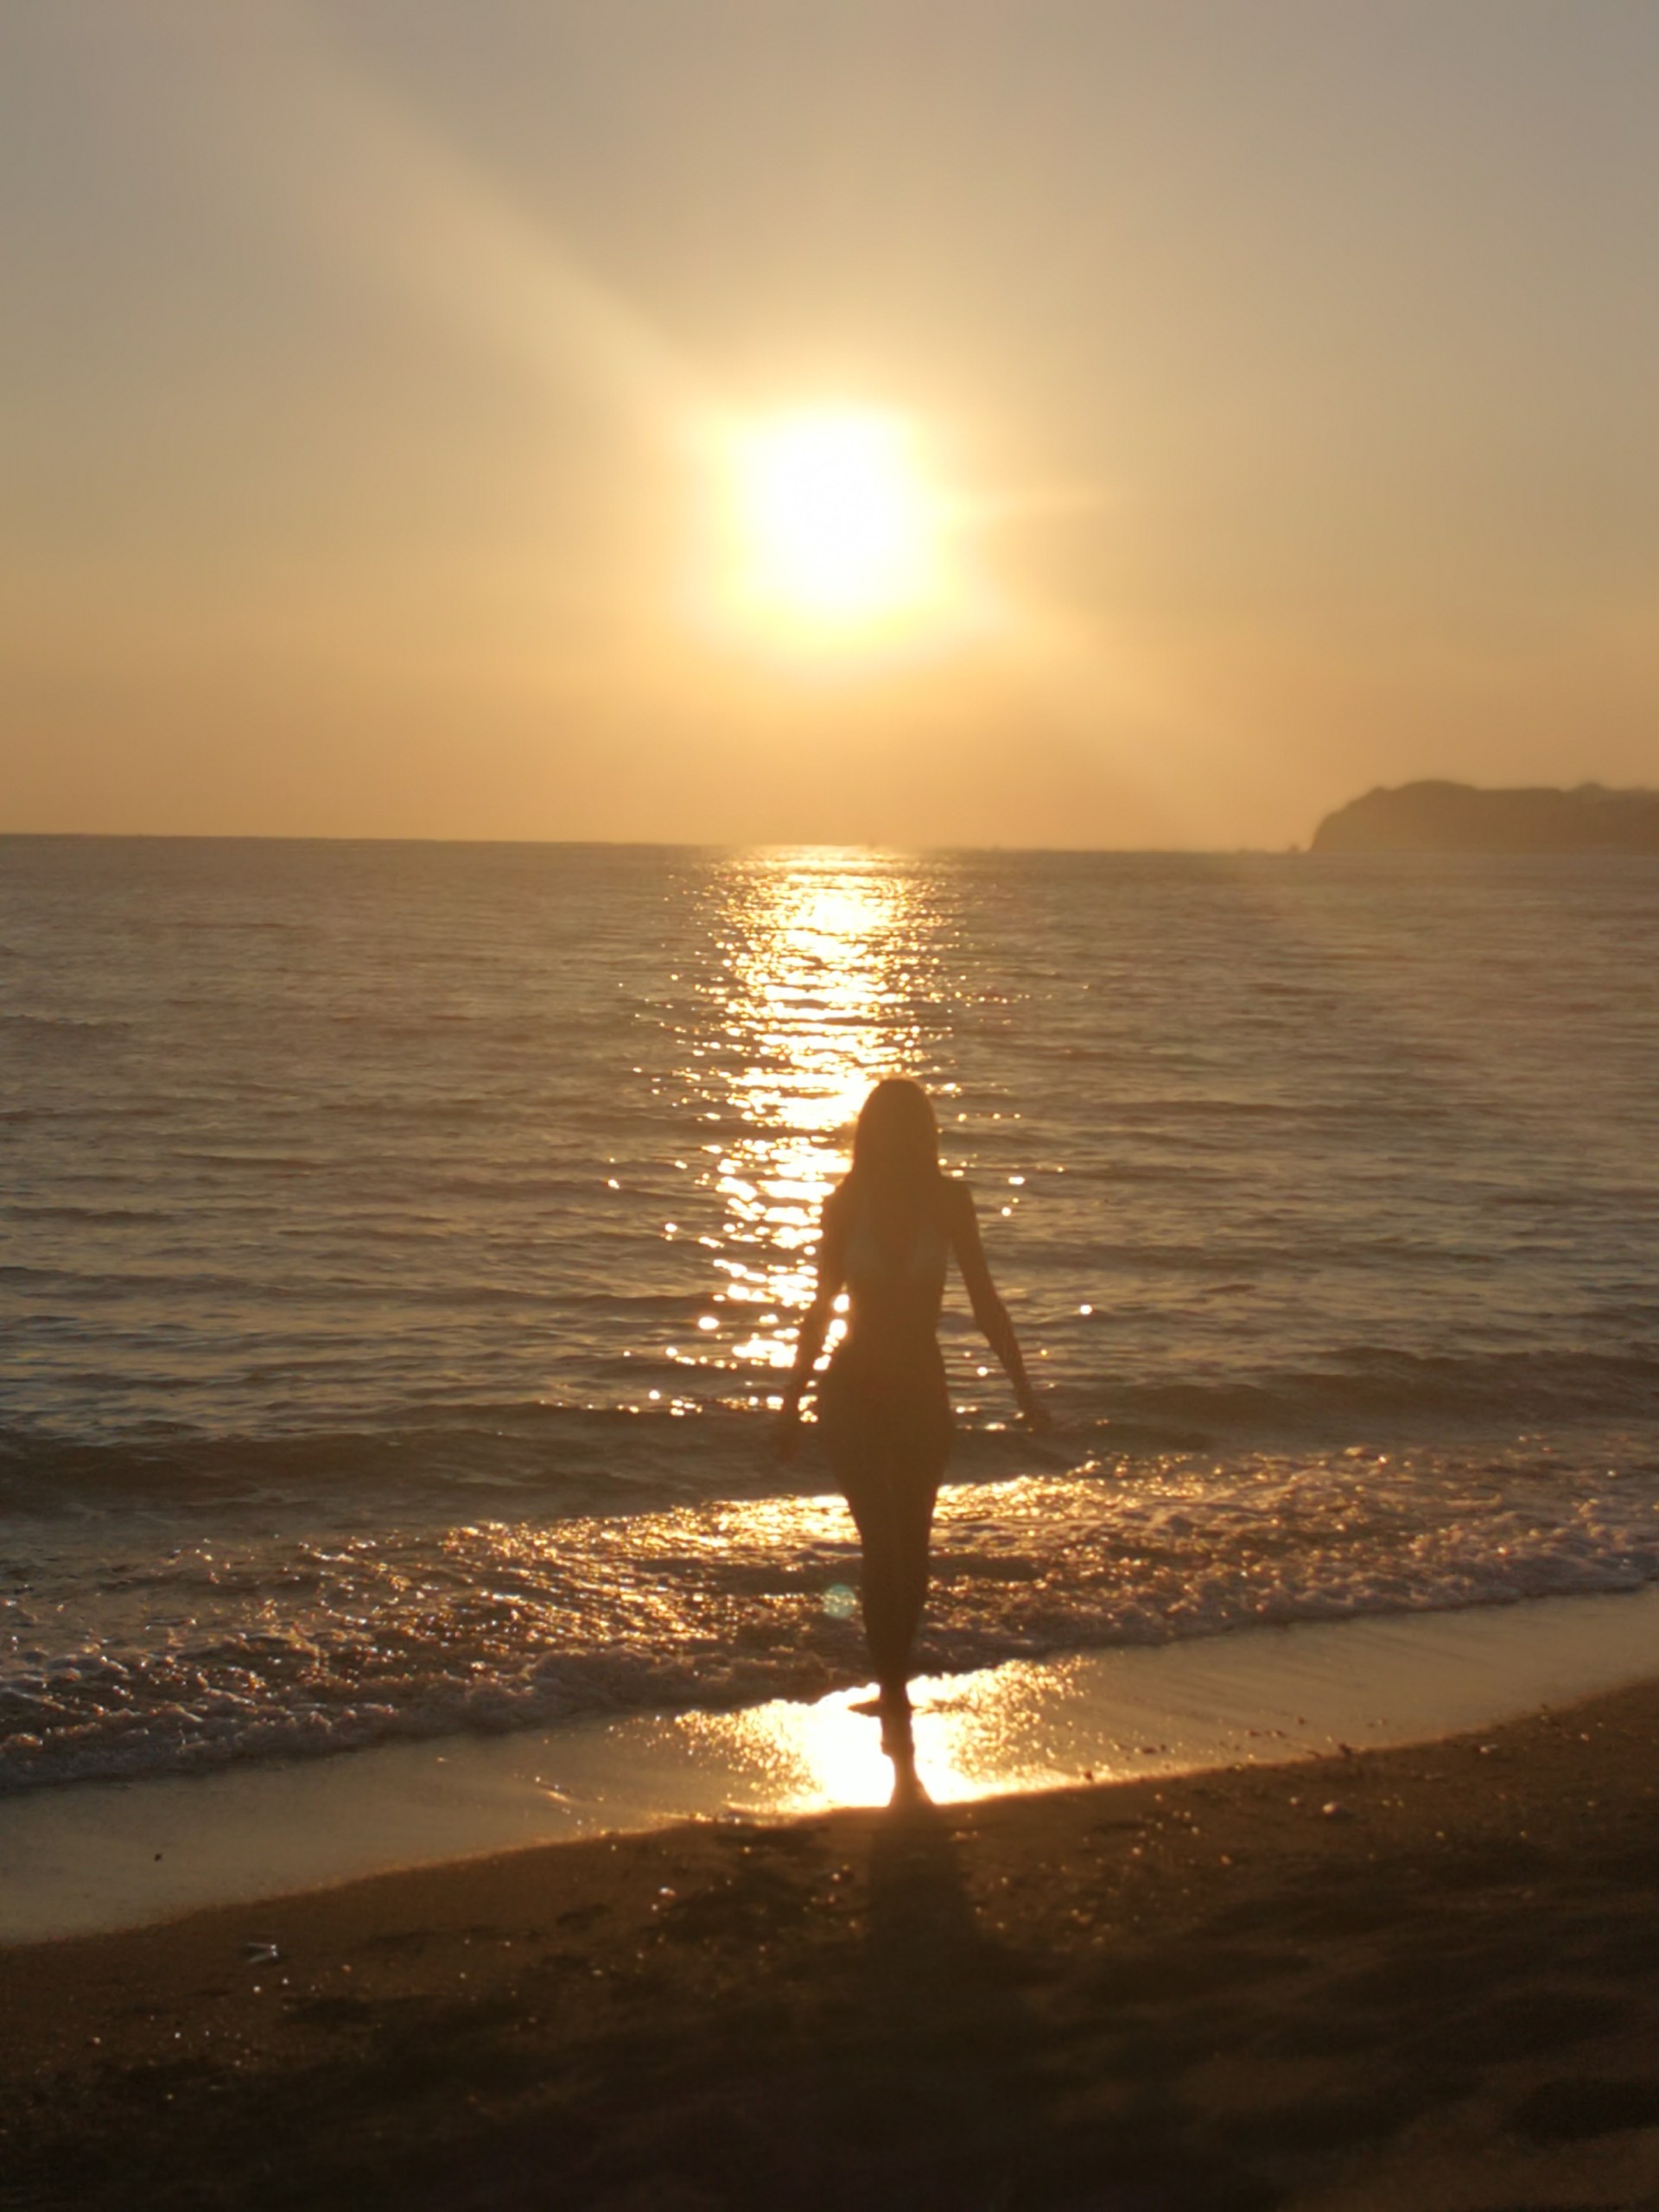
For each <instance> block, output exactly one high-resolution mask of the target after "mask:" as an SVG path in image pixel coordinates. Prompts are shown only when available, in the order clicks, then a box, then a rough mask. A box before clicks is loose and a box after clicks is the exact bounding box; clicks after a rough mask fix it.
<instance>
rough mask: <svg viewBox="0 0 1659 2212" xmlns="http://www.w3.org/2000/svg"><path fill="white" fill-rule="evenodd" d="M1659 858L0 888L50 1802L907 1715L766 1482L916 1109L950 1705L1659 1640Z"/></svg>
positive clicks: (1, 1097) (25, 872)
mask: <svg viewBox="0 0 1659 2212" xmlns="http://www.w3.org/2000/svg"><path fill="white" fill-rule="evenodd" d="M1656 977H1659V863H1655V862H1653V861H1647V860H1643V859H1640V858H1603V857H1593V856H1586V857H1584V858H1551V859H1547V860H1536V861H1535V860H1528V859H1508V858H1506V859H1501V860H1498V859H1452V858H1433V859H1404V858H1390V859H1387V860H1366V859H1363V858H1358V857H1344V858H1335V857H1332V858H1319V857H1309V856H1297V855H1283V856H1272V857H1269V856H1263V855H1245V856H1238V857H1232V856H1221V855H1202V856H1193V855H1138V854H1137V855H1110V854H1006V853H943V854H927V855H899V854H888V853H880V852H867V851H840V850H825V849H791V850H768V851H752V852H722V851H714V850H695V849H662V848H656V849H646V848H638V849H625V848H614V847H611V848H601V847H576V846H558V845H547V846H532V845H520V846H511V845H488V846H486V845H437V844H391V843H347V842H340V843H333V842H329V843H323V842H316V843H312V842H262V841H250V842H241V841H214V840H203V841H172V840H160V839H158V840H120V839H49V838H11V839H0V1516H3V1550H0V1788H4V1789H21V1788H25V1787H31V1786H40V1785H49V1784H52V1783H59V1782H63V1781H68V1780H72V1779H74V1778H76V1777H85V1776H92V1775H105V1776H111V1775H124V1776H136V1775H141V1774H148V1773H160V1772H167V1771H188V1770H207V1769H211V1768H213V1767H216V1766H221V1765H223V1764H226V1762H229V1761H232V1760H238V1759H245V1758H252V1757H259V1756H267V1755H272V1754H283V1755H289V1756H292V1755H296V1754H303V1753H311V1752H315V1753H327V1752H336V1751H348V1750H350V1749H353V1748H354V1747H357V1746H361V1745H369V1744H372V1743H376V1742H382V1741H386V1740H389V1739H393V1738H419V1737H423V1736H433V1735H437V1734H441V1733H448V1732H454V1731H457V1730H469V1729H476V1730H499V1729H510V1728H516V1727H526V1726H536V1725H538V1724H545V1723H547V1722H549V1721H552V1720H556V1719H561V1718H563V1717H565V1716H569V1715H575V1714H581V1713H594V1712H620V1711H625V1710H626V1709H628V1708H639V1707H676V1706H679V1707H711V1708H712V1707H734V1706H741V1705H745V1704H749V1703H758V1702H760V1701H761V1700H766V1699H768V1698H772V1697H776V1696H779V1695H791V1696H801V1697H807V1696H815V1695H818V1694H822V1693H823V1692H825V1691H827V1690H829V1689H832V1688H836V1687H839V1686H844V1685H846V1684H849V1683H851V1682H854V1681H858V1680H859V1679H860V1678H861V1675H862V1672H863V1665H862V1656H861V1640H860V1636H859V1630H858V1624H857V1620H856V1615H855V1607H854V1603H853V1597H852V1592H854V1590H855V1586H856V1582H857V1554H856V1548H855V1544H854V1542H853V1540H852V1529H851V1527H850V1523H849V1521H848V1518H847V1516H846V1515H845V1513H844V1511H843V1510H842V1507H841V1505H840V1504H839V1503H838V1502H837V1501H836V1498H835V1497H834V1496H833V1494H832V1491H831V1488H830V1484H829V1474H828V1471H827V1468H826V1467H825V1466H824V1465H823V1461H822V1459H821V1458H820V1457H819V1456H818V1455H817V1453H816V1452H815V1451H814V1450H813V1448H812V1446H811V1444H810V1439H809V1442H808V1446H807V1448H806V1449H805V1450H804V1452H803V1454H802V1456H801V1459H800V1461H799V1462H798V1465H796V1466H795V1467H793V1468H791V1469H790V1470H784V1469H782V1468H781V1467H780V1466H779V1464H778V1462H777V1460H776V1458H775V1456H774V1454H773V1452H772V1432H773V1426H774V1414H773V1412H772V1408H774V1407H775V1403H776V1400H777V1397H778V1395H779V1390H780V1389H781V1386H782V1383H783V1380H784V1378H785V1374H786V1372H787V1368H788V1363H789V1361H790V1357H791V1344H792V1332H793V1327H794V1324H795V1320H796V1318H797V1317H798V1313H799V1311H800V1308H801V1306H802V1305H803V1304H804V1301H805V1300H806V1298H807V1297H808V1295H809V1294H810V1287H811V1281H812V1255H813V1248H814V1243H815V1238H816V1227H817V1210H818V1207H819V1205H820V1204H821V1202H822V1199H823V1195H824V1192H825V1191H826V1190H827V1189H828V1188H829V1185H830V1183H831V1182H832V1180H833V1179H834V1178H835V1177H836V1174H837V1173H840V1172H841V1171H842V1168H843V1166H844V1164H845V1160H846V1146H847V1137H848V1132H849V1125H850V1122H851V1118H852V1116H853V1115H854V1113H855V1110H856V1108H857V1105H858V1103H859V1102H860V1100H861V1097H862V1096H863V1095H864V1093H865V1092H866V1090H868V1087H869V1085H870V1084H871V1083H872V1082H874V1080H875V1079H876V1078H877V1077H879V1076H880V1075H883V1074H887V1073H889V1072H893V1071H900V1072H905V1073H908V1074H912V1075H914V1076H916V1077H918V1078H919V1079H920V1080H921V1081H923V1082H924V1083H925V1084H926V1085H927V1087H928V1089H929V1090H930V1091H931V1094H932V1096H933V1098H934V1100H935V1103H936V1105H937V1107H938V1113H939V1118H940V1122H941V1128H942V1132H943V1140H944V1156H945V1160H946V1163H947V1166H949V1168H950V1172H952V1173H962V1174H964V1175H965V1176H966V1177H967V1178H968V1179H969V1183H970V1184H971V1185H972V1187H973V1189H974V1192H975V1193H976V1198H977V1200H978V1205H979V1210H980V1215H981V1219H982V1226H983V1230H984V1234H985V1242H986V1245H987V1249H988V1254H989V1257H990V1261H991V1265H992V1268H993V1272H994V1273H995V1276H996V1278H997V1280H998V1281H999V1283H1000V1285H1001V1287H1002V1289H1003V1292H1004V1294H1005V1296H1006V1297H1007V1302H1008V1304H1009V1306H1010V1308H1011V1310H1012V1312H1013V1313H1014V1319H1015V1322H1016V1325H1017V1326H1018V1329H1019V1331H1020V1337H1021V1340H1022V1342H1023V1344H1024V1345H1025V1347H1026V1351H1027V1358H1028V1360H1029V1362H1030V1364H1031V1368H1032V1371H1033V1376H1034V1377H1035V1378H1036V1380H1037V1382H1038V1384H1039V1389H1040V1390H1041V1391H1042V1393H1043V1395H1044V1397H1045V1401H1046V1404H1047V1405H1048V1407H1049V1408H1050V1409H1051V1411H1052V1414H1053V1416H1054V1423H1055V1426H1054V1429H1053V1432H1052V1434H1050V1435H1048V1436H1046V1437H1043V1438H1040V1439H1039V1438H1033V1437H1032V1436H1030V1435H1029V1434H1028V1433H1026V1432H1025V1431H1024V1430H1023V1429H1022V1428H1021V1427H1020V1425H1019V1424H1018V1422H1017V1421H1015V1419H1014V1409H1013V1405H1012V1401H1011V1397H1010V1395H1009V1393H1008V1390H1007V1386H1006V1383H1004V1381H1003V1379H1002V1377H1001V1374H1000V1372H999V1371H998V1370H997V1368H996V1365H995V1361H994V1359H992V1357H990V1355H989V1353H988V1351H987V1349H986V1347H985V1345H984V1344H983V1343H982V1341H981V1340H980V1339H979V1338H977V1337H976V1333H975V1332H974V1329H973V1327H972V1324H971V1321H970V1319H969V1317H968V1315H967V1313H966V1310H965V1301H964V1300H963V1297H962V1294H961V1291H960V1287H959V1286H956V1287H954V1288H953V1290H952V1292H951V1294H950V1297H949V1300H948V1305H947V1313H946V1317H945V1323H944V1344H945V1350H946V1358H947V1364H948V1370H949V1374H950V1386H951V1395H952V1399H953V1402H954V1404H955V1406H956V1409H957V1426H958V1440H957V1452H956V1455H955V1458H954V1459H953V1462H952V1467H951V1482H950V1487H949V1488H948V1489H947V1491H946V1492H945V1495H944V1498H943V1500H942V1503H941V1511H940V1522H939V1529H938V1573H937V1579H936V1582H935V1586H934V1591H933V1595H932V1599H931V1605H930V1611H929V1617H928V1622H927V1625H926V1629H925V1636H924V1639H923V1643H922V1645H921V1648H920V1649H919V1650H918V1667H920V1668H923V1669H927V1670H929V1671H931V1672H935V1673H938V1672H948V1671H951V1670H958V1669H970V1668H976V1667H982V1666H984V1665H987V1664H988V1663H992V1662H996V1661H998V1660H1000V1659H1003V1658H1007V1657H1010V1656H1021V1657H1029V1656H1035V1655H1041V1654H1045V1653H1052V1652H1061V1651H1073V1650H1084V1649H1091V1648H1098V1647H1103V1646H1110V1645H1114V1644H1119V1645H1121V1644H1125V1643H1139V1644H1145V1643H1159V1642H1162V1641H1166V1640H1168V1639H1173V1638H1178V1637H1200V1636H1209V1635H1214V1634H1216V1633H1217V1632H1219V1631H1222V1630H1227V1629H1230V1628H1233V1627H1236V1626H1241V1625H1243V1624H1250V1623H1262V1622H1291V1621H1295V1620H1306V1619H1314V1618H1341V1617H1344V1616H1349V1615H1357V1614H1373V1615H1385V1614H1389V1613H1399V1612H1402V1611H1422V1610H1430V1609H1437V1608H1453V1607H1465V1606H1470V1605H1495V1604H1502V1603H1504V1602H1508V1601H1512V1600H1515V1599H1520V1598H1522V1597H1528V1596H1534V1595H1543V1594H1548V1593H1567V1592H1581V1591H1610V1590H1619V1589H1627V1588H1631V1587H1635V1586H1639V1585H1641V1584H1643V1583H1646V1582H1649V1581H1650V1580H1655V1579H1656V1578H1659V1395H1656V1383H1659V1274H1656V1261H1659V1234H1656V1232H1659V1146H1656V1144H1655V1142H1654V1139H1653V1134H1652V1122H1653V1113H1654V1106H1653V1102H1654V1099H1655V1097H1656V1095H1659V990H1656Z"/></svg>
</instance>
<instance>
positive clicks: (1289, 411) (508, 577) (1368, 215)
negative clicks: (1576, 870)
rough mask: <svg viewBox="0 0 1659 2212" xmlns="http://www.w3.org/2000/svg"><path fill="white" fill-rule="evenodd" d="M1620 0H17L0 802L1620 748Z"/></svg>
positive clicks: (1655, 359)
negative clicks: (922, 0) (301, 0)
mask: <svg viewBox="0 0 1659 2212" xmlns="http://www.w3.org/2000/svg"><path fill="white" fill-rule="evenodd" d="M1656 102H1659V10H1656V9H1655V8H1654V7H1653V6H1652V5H1651V4H1650V0H1573V3H1572V4H1571V5H1567V4H1564V0H1421V4H1418V3H1417V0H1369V4H1368V0H1297V4H1287V0H1248V4H1246V0H1205V4H1197V3H1196V0H1156V4H1152V0H1139V3H1138V4H1135V5H1128V4H1122V5H1120V4H1116V0H997V4H990V0H928V4H919V0H745V3H744V4H738V0H581V4H575V0H540V4H538V5H535V6H530V5H525V4H522V0H314V4H313V5H312V6H310V7H309V8H300V7H296V6H289V5H281V4H275V0H233V3H232V4H228V5H227V4H226V0H0V259H3V274H4V284H5V291H6V317H5V330H4V336H3V340H0V483H3V487H4V497H3V501H0V829H85V830H108V831H120V830H143V831H208V832H223V833H270V834H283V835H289V834H296V835H323V836H341V835H344V836H439V837H447V836H462V837H525V838H566V837H575V838H583V837H602V838H639V839H686V840H693V841H698V842H705V841H706V842H740V841H742V842H747V841H753V840H759V841H788V842H798V841H810V840H825V841H829V842H850V841H859V840H869V841H872V842H880V843H895V844H983V843H1008V844H1039V845H1073V846H1075V845H1105V846H1112V845H1166V846H1167V845H1200V846H1234V845H1267V846H1281V845H1285V844H1287V843H1291V842H1304V841H1305V840H1306V837H1307V836H1308V835H1309V833H1310V831H1311V829H1312V828H1313V823H1314V822H1315V821H1316V820H1317V818H1318V817H1319V815H1320V814H1321V813H1322V812H1324V811H1325V810H1326V809H1328V808H1329V807H1331V806H1332V805H1335V804H1339V803H1340V802H1341V801H1342V800H1344V798H1349V797H1351V796H1352V795H1353V794H1354V793H1356V792H1357V791H1361V790H1363V789H1365V788H1367V787H1368V786H1369V785H1372V784H1376V783H1391V782H1399V781H1402V780H1404V779H1408V778H1410V777H1414V776H1420V775H1450V776H1457V777H1463V778H1467V779H1471V780H1475V781H1483V782H1517V781H1549V782H1559V781H1567V782H1575V781H1579V780H1580V779H1584V778H1586V777H1599V778H1600V779H1603V780H1605V781H1608V782H1614V783H1619V782H1642V781H1649V782H1656V781H1659V713H1656V708H1659V410H1656V408H1655V404H1654V398H1653V395H1654V393H1655V391H1659V266H1656V264H1659V132H1656V131H1655V130H1654V129H1653V124H1652V118H1653V115H1654V113H1655V111H1656Z"/></svg>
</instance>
